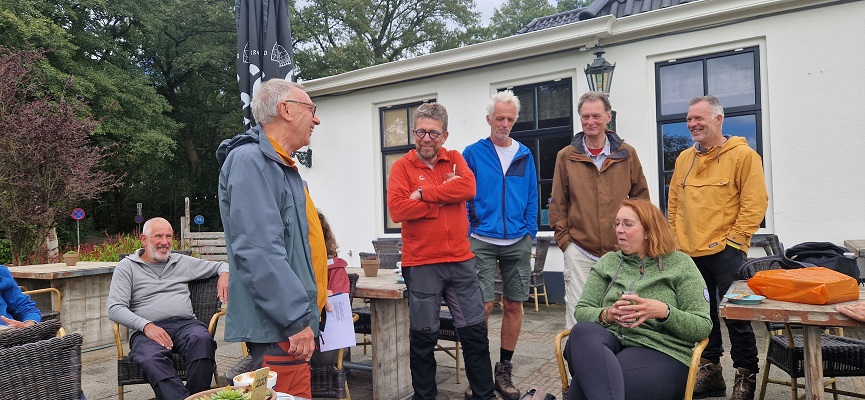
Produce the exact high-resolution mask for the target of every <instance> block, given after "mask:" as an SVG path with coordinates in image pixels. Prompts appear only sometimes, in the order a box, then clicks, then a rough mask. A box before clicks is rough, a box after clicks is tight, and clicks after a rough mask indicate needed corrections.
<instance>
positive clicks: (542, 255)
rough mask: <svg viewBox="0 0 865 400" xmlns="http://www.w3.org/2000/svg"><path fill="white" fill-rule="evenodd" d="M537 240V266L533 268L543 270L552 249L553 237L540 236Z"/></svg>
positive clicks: (535, 270)
mask: <svg viewBox="0 0 865 400" xmlns="http://www.w3.org/2000/svg"><path fill="white" fill-rule="evenodd" d="M537 242H538V244H537V245H536V246H535V267H534V268H533V271H534V272H543V271H544V264H546V262H547V251H548V250H549V249H550V243H551V242H552V238H550V237H538V238H537Z"/></svg>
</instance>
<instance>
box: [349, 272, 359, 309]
mask: <svg viewBox="0 0 865 400" xmlns="http://www.w3.org/2000/svg"><path fill="white" fill-rule="evenodd" d="M358 279H360V275H358V274H355V273H351V274H348V287H349V290H348V302H349V303H352V302H354V292H355V291H356V290H357V280H358Z"/></svg>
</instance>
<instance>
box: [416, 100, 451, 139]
mask: <svg viewBox="0 0 865 400" xmlns="http://www.w3.org/2000/svg"><path fill="white" fill-rule="evenodd" d="M421 118H429V119H433V120H436V121H440V122H441V123H442V130H444V131H445V132H447V131H448V110H447V108H445V106H443V105H441V104H439V103H424V104H421V105H420V106H419V107H418V108H417V110H415V111H414V122H415V124H417V120H419V119H421ZM442 133H444V132H442Z"/></svg>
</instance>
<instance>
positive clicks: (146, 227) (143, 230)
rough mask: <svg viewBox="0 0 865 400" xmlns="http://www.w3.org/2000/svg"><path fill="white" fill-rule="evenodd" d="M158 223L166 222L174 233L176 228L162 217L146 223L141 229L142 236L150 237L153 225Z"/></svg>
mask: <svg viewBox="0 0 865 400" xmlns="http://www.w3.org/2000/svg"><path fill="white" fill-rule="evenodd" d="M157 222H164V223H166V224H168V227H169V228H171V232H174V227H173V226H171V222H168V220H167V219H165V218H162V217H153V218H151V219H148V220H147V221H145V222H144V226H143V227H142V228H141V234H143V235H145V236H147V237H150V233H151V231H153V225H154V224H155V223H157Z"/></svg>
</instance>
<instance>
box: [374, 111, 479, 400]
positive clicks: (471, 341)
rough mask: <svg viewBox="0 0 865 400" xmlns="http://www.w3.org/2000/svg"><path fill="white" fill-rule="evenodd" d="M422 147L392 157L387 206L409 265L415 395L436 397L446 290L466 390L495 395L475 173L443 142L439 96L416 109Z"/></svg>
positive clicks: (444, 126) (406, 269) (404, 264)
mask: <svg viewBox="0 0 865 400" xmlns="http://www.w3.org/2000/svg"><path fill="white" fill-rule="evenodd" d="M414 119H415V124H414V126H415V130H414V131H413V133H414V137H415V148H416V149H415V150H411V151H409V152H408V153H407V154H406V155H405V156H403V157H402V158H400V159H399V160H397V161H396V162H395V163H394V164H393V168H392V169H391V173H390V177H389V178H388V186H387V187H388V191H387V206H388V210H389V211H390V215H391V218H392V219H393V221H394V222H401V223H402V241H403V247H402V254H403V257H402V267H403V269H402V271H403V277H404V278H405V283H406V286H407V288H408V293H409V297H408V300H409V319H410V327H409V332H410V343H409V348H410V351H411V358H410V366H411V378H412V387H413V388H414V396H413V397H412V398H413V399H415V400H420V399H435V398H436V396H437V394H438V390H437V389H436V381H435V377H436V361H435V356H434V355H433V351H434V349H435V344H436V342H437V341H438V335H439V311H440V308H441V301H442V298H444V300H445V302H446V304H447V306H448V309H450V312H451V314H452V315H453V318H454V326H455V327H456V329H457V333H458V334H459V337H460V342H461V343H462V346H463V358H464V360H465V366H466V376H467V377H468V380H469V389H468V390H467V391H466V398H467V399H469V398H471V399H476V400H488V399H491V398H495V394H494V392H493V390H494V389H493V388H494V385H493V380H492V367H491V365H490V349H489V339H487V324H486V321H485V314H484V302H483V298H482V296H481V291H480V286H478V279H477V273H476V272H475V259H474V254H472V252H471V249H470V245H469V241H468V228H469V227H468V219H467V218H466V200H469V199H471V198H473V197H474V195H475V176H474V174H472V171H471V170H470V169H469V167H468V165H467V164H466V162H465V160H464V159H463V157H462V155H461V154H460V153H459V152H458V151H453V150H446V149H444V148H443V147H442V145H444V143H445V140H447V138H448V131H447V124H448V114H447V110H446V109H445V107H444V106H442V105H441V104H438V103H429V104H423V105H421V106H420V107H418V108H417V111H415V115H414Z"/></svg>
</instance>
